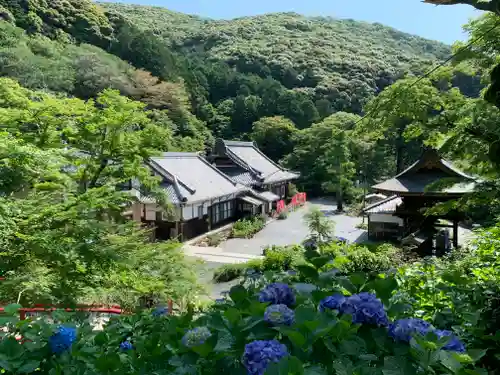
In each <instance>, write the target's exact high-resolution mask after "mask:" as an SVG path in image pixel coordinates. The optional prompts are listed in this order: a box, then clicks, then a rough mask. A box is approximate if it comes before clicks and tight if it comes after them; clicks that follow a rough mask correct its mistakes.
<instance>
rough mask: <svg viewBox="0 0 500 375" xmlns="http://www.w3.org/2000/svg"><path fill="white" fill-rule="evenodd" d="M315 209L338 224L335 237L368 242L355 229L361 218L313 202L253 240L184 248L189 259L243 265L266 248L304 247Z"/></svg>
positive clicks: (228, 241) (271, 225) (362, 231)
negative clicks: (308, 217) (308, 215)
mask: <svg viewBox="0 0 500 375" xmlns="http://www.w3.org/2000/svg"><path fill="white" fill-rule="evenodd" d="M313 206H316V207H318V208H319V209H320V210H322V211H323V212H325V214H326V215H327V216H328V217H329V218H330V219H331V220H332V221H334V222H335V235H337V236H340V237H344V238H347V239H348V240H349V241H352V242H362V241H364V240H365V239H366V231H364V230H361V229H357V228H356V225H358V224H359V223H360V222H361V218H356V217H350V216H347V215H336V214H335V213H334V212H335V209H336V206H335V204H334V203H332V202H330V201H312V202H308V203H307V204H306V206H305V207H302V208H300V209H298V210H297V211H295V212H292V213H290V215H289V217H288V219H286V220H275V221H272V222H270V223H269V224H267V225H266V227H265V228H264V229H263V230H262V231H260V232H259V233H257V234H256V235H255V236H254V237H253V238H250V239H243V238H232V239H229V240H227V241H225V242H223V243H221V244H220V245H219V247H197V246H193V245H185V246H184V250H185V252H186V254H187V255H189V256H197V257H200V258H202V259H204V260H205V261H207V262H211V263H242V262H246V261H247V260H250V259H255V258H258V257H260V256H261V255H262V250H263V249H264V248H266V247H267V246H271V245H280V246H286V245H294V244H299V243H301V242H302V241H303V240H304V239H305V238H306V237H307V236H308V235H309V229H308V227H307V224H306V222H305V220H304V215H305V214H306V213H307V212H308V211H309V209H310V208H311V207H313Z"/></svg>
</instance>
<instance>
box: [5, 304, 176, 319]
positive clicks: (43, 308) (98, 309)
mask: <svg viewBox="0 0 500 375" xmlns="http://www.w3.org/2000/svg"><path fill="white" fill-rule="evenodd" d="M56 310H64V311H67V312H75V311H82V312H88V313H97V314H113V315H121V314H127V313H128V312H127V311H125V310H123V309H122V308H121V307H120V306H118V305H115V306H93V305H87V306H86V305H80V306H77V307H74V308H68V307H66V308H65V307H57V306H50V305H49V306H48V305H40V304H35V305H34V307H23V308H20V309H19V310H18V313H19V319H20V320H25V319H26V315H27V314H30V313H47V314H49V315H50V314H51V313H52V312H53V311H56ZM167 310H168V313H169V314H171V313H172V312H173V301H172V300H169V301H168V304H167ZM4 311H5V310H4V308H3V307H0V314H1V313H3V312H4Z"/></svg>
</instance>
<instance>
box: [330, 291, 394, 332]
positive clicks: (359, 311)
mask: <svg viewBox="0 0 500 375" xmlns="http://www.w3.org/2000/svg"><path fill="white" fill-rule="evenodd" d="M340 312H341V313H342V314H350V315H352V322H353V323H356V324H358V323H361V324H362V323H365V324H376V325H378V326H386V325H388V324H389V319H388V318H387V313H386V312H385V309H384V304H383V303H382V301H381V300H379V299H378V298H377V296H375V294H372V293H366V292H364V293H359V294H353V295H352V296H350V297H349V298H346V300H345V301H344V303H343V304H342V305H341V306H340Z"/></svg>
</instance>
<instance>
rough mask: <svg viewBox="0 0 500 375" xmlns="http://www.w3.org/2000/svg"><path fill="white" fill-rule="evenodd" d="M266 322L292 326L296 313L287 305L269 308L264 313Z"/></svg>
mask: <svg viewBox="0 0 500 375" xmlns="http://www.w3.org/2000/svg"><path fill="white" fill-rule="evenodd" d="M264 320H265V321H266V322H268V323H271V324H275V325H277V324H284V325H287V326H291V325H292V324H293V321H294V320H295V313H294V312H293V310H291V309H289V308H288V306H286V305H271V306H268V307H267V309H266V311H265V313H264Z"/></svg>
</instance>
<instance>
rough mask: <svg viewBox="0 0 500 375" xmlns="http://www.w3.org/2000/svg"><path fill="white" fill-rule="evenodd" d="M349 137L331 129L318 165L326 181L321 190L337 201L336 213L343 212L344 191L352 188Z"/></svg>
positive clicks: (340, 131) (352, 174) (345, 132)
mask: <svg viewBox="0 0 500 375" xmlns="http://www.w3.org/2000/svg"><path fill="white" fill-rule="evenodd" d="M350 142H351V140H350V139H349V135H348V133H347V131H345V130H342V129H335V128H334V129H332V134H331V137H330V138H329V139H328V141H327V142H326V143H325V145H324V146H323V147H324V150H325V151H324V156H323V158H322V159H321V160H318V162H319V163H322V164H324V168H325V169H326V171H327V179H326V180H325V181H324V182H323V184H322V185H323V189H324V190H325V191H327V192H334V193H335V197H336V200H337V211H339V212H342V211H343V210H344V195H345V191H346V190H348V189H352V187H353V186H354V181H353V179H354V176H355V174H356V170H355V168H354V167H355V164H354V163H353V162H352V155H351V150H350Z"/></svg>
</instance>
